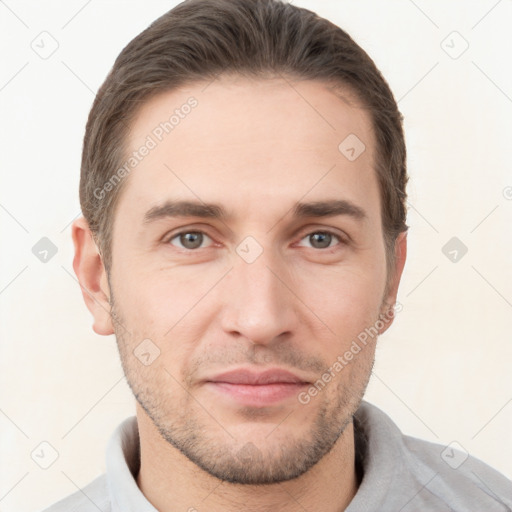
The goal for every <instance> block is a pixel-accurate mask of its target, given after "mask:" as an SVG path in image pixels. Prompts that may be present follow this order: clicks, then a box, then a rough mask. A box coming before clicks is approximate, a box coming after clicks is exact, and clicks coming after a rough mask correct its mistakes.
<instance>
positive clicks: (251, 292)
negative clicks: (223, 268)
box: [223, 244, 296, 344]
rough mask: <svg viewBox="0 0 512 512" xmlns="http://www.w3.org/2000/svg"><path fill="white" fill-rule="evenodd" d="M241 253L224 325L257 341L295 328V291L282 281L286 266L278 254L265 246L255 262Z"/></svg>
mask: <svg viewBox="0 0 512 512" xmlns="http://www.w3.org/2000/svg"><path fill="white" fill-rule="evenodd" d="M244 248H247V247H244V245H243V244H241V249H244ZM239 251H240V247H239ZM241 254H242V255H241V256H240V253H239V254H238V255H236V257H235V261H234V265H233V269H232V271H231V272H230V283H229V289H228V297H227V298H226V301H225V302H224V304H225V310H224V316H223V327H224V329H225V330H226V331H228V332H231V333H237V334H240V335H242V336H244V337H247V338H249V339H250V340H251V341H253V342H254V343H259V344H266V343H270V342H272V340H273V339H275V338H276V337H278V336H279V335H281V334H284V333H290V332H291V331H293V330H294V329H295V322H296V316H295V305H294V303H293V294H292V293H291V292H290V290H289V289H288V288H287V286H286V285H285V284H284V283H283V282H282V280H285V276H284V275H283V276H281V275H280V274H283V272H284V270H283V268H284V267H283V265H281V264H280V260H279V258H280V256H279V255H278V254H276V253H275V252H273V251H272V250H270V249H265V250H264V251H262V252H261V253H260V254H259V255H258V256H257V257H256V258H255V259H254V260H252V261H251V259H250V258H245V256H244V253H243V252H242V253H241ZM253 256H254V254H253Z"/></svg>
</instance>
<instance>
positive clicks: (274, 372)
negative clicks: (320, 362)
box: [205, 368, 309, 386]
mask: <svg viewBox="0 0 512 512" xmlns="http://www.w3.org/2000/svg"><path fill="white" fill-rule="evenodd" d="M205 380H206V381H207V382H225V383H228V384H250V385H253V386H258V385H265V384H275V383H287V384H309V382H308V381H306V380H305V379H303V378H301V377H299V376H298V375H295V374H294V373H292V372H290V371H288V370H284V369H282V368H271V369H268V370H265V371H263V372H255V371H251V370H249V369H245V368H240V369H237V370H231V371H229V372H224V373H221V374H219V375H216V376H214V377H211V378H208V379H205Z"/></svg>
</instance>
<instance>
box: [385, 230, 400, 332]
mask: <svg viewBox="0 0 512 512" xmlns="http://www.w3.org/2000/svg"><path fill="white" fill-rule="evenodd" d="M406 258H407V231H404V232H402V233H400V235H398V237H397V239H396V241H395V266H394V268H393V273H392V275H391V276H389V279H390V281H389V283H388V291H387V295H386V296H385V297H384V300H383V301H382V308H381V314H383V315H386V318H388V319H390V320H388V321H387V322H384V324H385V325H384V327H383V328H382V329H381V330H380V331H379V334H383V333H384V332H386V331H387V330H388V328H389V326H390V325H391V324H392V323H393V320H394V314H396V313H394V314H393V316H392V317H391V318H390V316H389V310H390V308H393V307H394V304H395V303H396V297H397V295H398V286H399V284H400V279H401V277H402V272H403V270H404V266H405V260H406Z"/></svg>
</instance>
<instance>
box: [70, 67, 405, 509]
mask: <svg viewBox="0 0 512 512" xmlns="http://www.w3.org/2000/svg"><path fill="white" fill-rule="evenodd" d="M206 85H207V84H204V83H195V84H191V85H188V86H187V87H186V88H183V89H180V90H174V91H171V92H165V93H162V94H159V95H158V96H155V97H154V98H152V99H150V100H149V101H148V102H146V103H145V104H144V105H143V106H142V107H141V109H140V111H139V113H138V115H137V117H136V119H135V121H134V122H133V124H132V130H131V133H130V137H129V146H130V148H132V149H135V148H137V147H140V145H141V144H143V142H144V140H145V138H146V137H147V135H148V134H150V133H151V132H152V130H153V129H154V128H155V126H158V125H159V123H160V122H162V121H163V120H165V119H167V118H168V117H169V114H168V113H169V112H172V111H173V110H174V109H175V108H179V107H180V105H183V104H184V103H185V102H186V100H187V98H189V97H190V96H194V97H195V98H196V99H197V100H198V106H197V107H196V108H195V109H193V110H192V111H191V113H190V114H189V115H188V116H186V117H185V118H184V119H182V120H181V121H180V124H179V125H178V126H177V127H176V128H175V129H174V130H173V131H172V132H171V133H169V134H168V135H167V136H166V137H164V139H163V140H162V141H161V142H160V143H159V144H158V145H157V147H156V148H154V149H152V151H151V152H150V153H149V154H148V155H147V156H146V157H145V158H144V159H143V160H142V161H141V162H140V163H139V164H138V165H137V167H136V168H135V169H134V170H133V171H132V172H131V174H130V175H129V177H128V178H127V179H128V181H127V183H126V187H125V188H124V189H123V191H122V195H121V197H120V200H119V204H118V206H117V209H116V213H115V222H114V226H113V239H112V261H113V264H112V270H111V274H110V276H107V274H106V272H105V268H104V266H103V263H102V259H101V257H100V255H99V253H98V249H97V247H96V245H95V244H94V242H93V239H92V236H91V233H90V231H89V228H88V225H87V222H86V221H85V220H84V219H83V218H81V219H78V220H77V221H75V223H74V224H73V239H74V243H75V259H74V269H75V272H76V274H77V276H78V279H79V281H80V283H81V286H82V288H83V296H84V299H85V302H86V304H87V307H88V308H89V310H90V311H91V313H92V315H93V317H94V324H93V329H94V331H95V332H96V333H98V334H101V335H110V334H112V333H115V335H116V339H117V343H118V346H119V352H120V355H121V361H122V364H123V368H124V370H125V373H126V377H127V380H128V383H129V384H130V386H131V388H132V390H133V392H134V394H135V396H136V398H137V420H138V424H139V432H140V442H141V468H140V471H139V474H138V475H137V483H138V485H139V487H140V489H141V490H142V492H143V493H144V494H145V496H146V497H147V499H148V500H149V501H150V502H151V503H152V504H153V505H154V506H155V507H156V508H157V509H158V510H159V511H162V512H168V511H169V512H170V511H175V510H199V511H201V510H208V511H210V512H216V511H235V510H236V511H239V510H245V511H254V512H256V511H263V510H273V511H283V512H284V511H292V510H293V511H296V510H297V509H298V508H301V509H302V507H303V508H304V509H305V510H324V511H326V512H331V511H332V512H334V511H341V510H344V509H345V508H346V506H347V505H348V503H349V502H350V501H351V499H352V498H353V496H354V495H355V493H356V492H357V486H358V479H357V475H356V471H355V464H354V461H355V459H354V436H353V424H352V416H353V414H354V412H355V411H356V410H357V408H358V406H359V404H360V401H361V398H362V396H363V394H364V391H365V389H366V385H367V383H368V379H369V377H370V374H371V368H372V364H373V360H374V354H375V342H376V339H377V337H375V338H374V339H372V340H371V341H370V342H369V343H368V344H367V345H366V346H365V347H364V349H363V350H361V351H360V352H359V353H358V354H357V355H355V356H354V358H353V359H352V361H350V363H349V364H347V365H346V366H344V367H343V369H342V370H341V371H339V372H337V373H335V375H336V376H335V377H334V378H333V379H332V380H331V382H329V383H328V384H327V385H326V386H325V387H324V388H323V389H322V390H321V391H320V392H318V394H317V395H316V396H314V397H312V398H311V400H310V401H309V403H307V404H303V403H300V401H299V400H298V399H297V396H292V397H288V398H286V399H283V400H281V401H279V402H276V403H274V404H272V405H267V406H261V407H259V406H244V405H241V404H240V403H239V402H237V401H236V400H234V399H232V398H230V397H228V396H226V395H225V394H222V393H219V392H218V391H217V390H216V389H212V388H211V387H209V386H208V385H205V383H204V381H203V379H205V378H207V377H209V376H212V375H215V374H218V373H221V372H224V371H227V370H230V369H233V368H239V367H244V368H248V367H249V368H252V369H256V370H258V371H259V370H262V369H265V368H276V367H279V368H285V369H288V370H290V371H292V372H293V373H295V374H297V375H299V376H300V377H301V378H303V379H305V380H307V381H308V382H315V381H316V380H317V379H318V378H319V377H320V376H321V375H322V373H323V371H325V370H327V369H328V368H329V367H332V365H333V364H334V362H335V361H336V360H337V358H338V356H340V355H343V354H344V353H345V352H346V351H347V350H348V349H349V347H350V345H351V343H352V341H353V340H354V339H356V338H357V336H358V334H359V333H361V332H362V331H364V329H365V328H367V327H370V326H373V325H374V324H375V322H376V321H377V320H378V318H379V315H380V314H384V313H385V312H386V311H388V309H389V307H390V305H392V304H394V303H395V301H396V294H397V290H398V285H399V281H400V277H401V274H402V270H403V267H404V264H405V258H406V234H405V233H403V234H401V235H400V237H399V238H398V239H397V242H396V245H395V254H396V264H395V267H394V270H395V271H394V273H393V274H391V275H389V276H387V275H386V264H385V246H384V239H383V232H382V227H381V213H380V211H381V204H380V198H379V188H378V182H377V177H376V174H375V170H374V160H375V139H374V134H373V129H372V125H371V121H370V118H369V116H368V114H367V113H366V112H365V111H364V110H363V109H361V108H360V107H358V106H357V102H356V101H355V100H354V98H352V99H351V101H350V103H348V102H346V101H344V100H342V99H340V98H339V97H338V96H337V95H335V94H333V92H331V91H330V90H329V89H328V88H327V87H326V86H325V84H322V83H320V82H316V81H303V82H295V83H294V82H290V81H289V80H283V79H281V78H279V79H265V80H250V79H247V78H237V77H221V78H218V79H217V80H215V81H214V82H213V83H211V84H210V85H208V87H206ZM345 97H346V98H349V99H350V94H349V93H348V92H347V94H345ZM351 133H353V134H356V135H357V137H358V138H359V139H360V140H361V141H363V143H364V144H365V146H366V150H365V151H364V152H363V153H362V154H361V155H360V156H359V157H358V158H357V159H356V160H354V161H349V160H348V159H347V158H346V157H345V156H344V155H343V154H342V153H341V152H340V151H339V149H338V145H339V144H340V142H341V141H343V140H344V139H345V138H346V137H347V136H348V135H349V134H351ZM168 199H173V200H190V201H199V202H204V203H216V204H218V205H220V206H222V207H224V208H225V209H226V211H227V212H228V214H229V215H228V217H226V218H225V219H222V220H220V219H217V218H201V217H190V216H186V217H166V218H160V219H158V220H155V221H154V222H151V223H144V222H143V218H144V214H145V213H146V212H147V211H149V210H150V209H151V208H152V207H154V206H155V205H158V204H161V203H162V202H163V201H165V200H168ZM340 199H344V200H347V201H350V202H352V203H354V204H355V205H357V206H359V207H360V208H361V209H363V210H364V212H365V218H364V219H356V218H354V217H352V216H350V215H346V214H345V215H336V216H322V217H318V218H316V217H305V218H295V217H294V216H293V207H294V205H295V204H296V203H297V202H299V201H301V202H316V201H326V200H340ZM325 230H328V231H329V232H331V233H333V236H332V237H329V235H327V237H325V236H324V237H323V238H322V233H325ZM197 231H202V232H203V233H205V235H207V236H205V237H204V238H202V239H201V235H199V236H197V237H196V238H195V240H196V242H198V244H199V247H198V248H193V247H192V246H193V244H191V243H190V242H187V239H186V238H184V237H181V238H180V236H176V234H177V233H183V232H185V233H187V232H188V233H190V232H192V233H194V232H197ZM319 232H320V235H319V234H318V233H319ZM315 233H316V235H315ZM336 235H338V236H339V237H340V238H337V236H336ZM247 236H251V237H253V239H254V240H256V241H257V244H259V247H260V248H261V250H262V253H261V254H260V255H259V257H257V258H256V259H255V261H253V262H252V263H247V262H246V261H245V260H244V259H243V258H242V257H241V256H240V255H239V253H237V250H236V249H237V246H239V244H240V243H241V242H242V241H244V239H245V238H246V237H247ZM192 238H194V237H193V235H192ZM319 238H320V241H321V240H323V242H321V243H319V241H318V239H319ZM251 243H252V242H251ZM322 244H323V245H322ZM191 247H192V248H191ZM241 247H244V248H246V249H247V248H248V247H249V246H244V245H243V244H242V246H241ZM254 247H255V246H254V245H252V246H250V247H249V251H252V252H251V254H255V253H254V250H255V249H254ZM387 279H389V293H388V295H385V294H384V292H385V289H386V282H387ZM389 325H391V321H389V322H387V323H386V324H385V325H384V327H383V328H382V329H380V333H382V332H384V331H385V330H386V329H387V328H388V327H389ZM145 339H150V340H151V343H153V344H154V346H156V347H158V349H159V350H160V354H159V356H158V357H157V358H156V359H155V360H154V361H153V362H152V363H151V364H149V365H147V366H146V365H144V364H142V363H141V361H140V360H139V359H137V357H135V355H134V353H133V352H134V350H136V348H137V346H138V345H139V344H140V343H141V342H142V340H145ZM146 343H147V342H146ZM171 496H172V499H169V497H171ZM298 503H299V504H300V505H298Z"/></svg>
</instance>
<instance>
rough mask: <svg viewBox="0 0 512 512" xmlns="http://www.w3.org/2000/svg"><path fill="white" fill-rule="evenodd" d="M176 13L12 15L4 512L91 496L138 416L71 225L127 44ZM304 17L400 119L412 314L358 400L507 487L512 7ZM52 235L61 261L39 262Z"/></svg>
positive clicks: (148, 9)
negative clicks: (113, 444)
mask: <svg viewBox="0 0 512 512" xmlns="http://www.w3.org/2000/svg"><path fill="white" fill-rule="evenodd" d="M176 4H177V2H174V1H156V0H155V1H152V2H126V1H123V2H121V1H109V0H106V1H105V0H103V1H99V0H90V1H85V0H71V1H70V0H67V1H64V0H59V1H41V2H28V1H20V0H19V1H16V0H5V1H0V34H1V35H0V38H1V52H2V53H1V62H2V66H1V68H0V108H1V118H0V120H1V124H0V126H1V132H0V144H1V151H0V162H1V173H2V187H1V189H0V225H1V233H2V247H3V250H2V251H1V252H0V257H1V260H0V261H1V265H0V272H1V274H0V305H1V311H2V316H1V321H0V329H1V337H2V338H1V345H0V393H1V394H0V432H1V436H0V461H1V462H0V464H1V466H0V510H2V511H3V512H14V511H16V512H25V511H27V512H29V511H30V512H32V511H36V510H39V509H41V508H43V507H45V506H48V505H49V504H50V503H53V502H54V501H57V500H58V499H60V498H62V497H64V496H65V495H67V494H69V493H72V492H74V491H76V490H77V489H78V488H80V487H83V486H84V485H86V484H87V483H89V482H90V481H91V480H92V479H93V478H94V477H96V476H97V475H99V474H100V473H102V472H103V471H104V469H105V461H104V451H105V444H106V442H107V440H108V438H109V436H110V435H111V432H112V431H113V429H114V428H115V427H116V426H117V425H118V424H119V423H120V422H121V421H122V420H123V419H124V418H125V417H127V416H129V415H132V414H134V410H135V409H134V403H133V398H132V396H131V394H130V392H129V389H128V387H127V385H126V383H125V381H124V378H123V373H122V369H121V365H120V362H119V358H118V355H117V348H116V346H115V339H114V337H113V336H110V337H101V336H98V335H96V334H95V333H94V332H93V331H92V328H91V325H92V317H91V316H90V314H89V312H88V310H87V309H86V307H85V305H84V303H83V301H82V297H81V292H80V288H79V285H78V283H77V281H76V278H75V275H74V272H73V269H72V258H73V247H72V242H71V236H70V234H71V231H70V224H71V222H72V221H73V219H75V218H76V217H77V216H78V215H79V214H80V205H79V202H78V182H79V166H80V154H81V145H82V137H83V133H84V128H85V122H86V117H87V114H88V112H89V109H90V107H91V104H92V101H93V99H94V95H95V92H96V91H97V89H98V87H99V86H100V84H101V83H102V82H103V80H104V78H105V76H106V74H107V72H108V71H109V69H110V67H111V66H112V64H113V62H114V59H115V58H116V56H117V55H118V54H119V52H120V51H121V49H122V48H123V47H124V46H125V45H126V44H127V43H128V42H129V41H130V40H131V39H132V38H133V37H135V36H136V35H137V34H138V33H139V32H140V31H142V30H143V29H144V28H146V27H147V25H148V24H149V23H150V22H152V21H153V20H154V19H156V18H157V17H158V16H160V15H161V14H163V13H164V12H166V11H167V10H169V9H170V8H172V7H173V6H174V5H176ZM294 4H296V5H299V6H301V7H306V8H308V9H311V10H314V11H316V12H317V13H318V14H320V15H321V16H323V17H326V18H328V19H330V20H331V21H333V22H334V23H336V24H338V25H339V26H341V27H342V28H343V29H345V30H347V31H348V32H349V34H351V35H352V37H353V38H354V39H355V40H356V41H357V42H358V43H359V44H360V45H361V46H362V47H363V48H364V49H365V50H366V51H367V52H368V53H369V54H370V56H371V57H372V58H373V59H374V60H375V62H376V64H377V66H378V67H379V68H380V70H381V71H382V72H383V74H384V76H385V77H386V78H387V80H388V81H389V83H390V86H391V88H392V90H393V91H394V94H395V97H396V99H397V100H398V101H399V107H400V110H401V111H402V113H403V114H404V116H405V130H406V137H407V144H408V153H409V158H408V166H409V174H410V176H411V179H410V185H409V189H408V192H409V203H408V206H409V212H408V224H409V225H410V231H409V235H408V240H409V253H408V261H407V263H406V267H405V271H404V276H403V278H402V284H401V288H400V292H399V297H398V300H399V301H400V302H401V303H402V304H403V311H402V312H401V313H400V314H399V315H398V316H397V318H396V320H395V324H394V325H393V326H392V327H391V329H390V330H389V331H388V332H387V333H386V334H385V335H383V336H382V337H381V339H380V340H379V344H378V349H377V361H376V366H375V373H374V376H373V378H372V380H371V384H370V387H369V389H368V392H367V395H366V399H367V400H369V401H371V402H373V403H374V404H376V405H378V406H379V407H381V408H382V409H383V410H384V411H385V412H387V413H388V414H389V415H390V416H391V418H392V419H393V420H394V421H395V422H396V423H397V424H398V425H399V427H400V428H401V429H402V431H404V432H405V433H408V434H410V435H413V436H416V437H420V438H423V439H428V440H431V441H435V442H437V443H439V444H441V445H443V446H444V445H448V444H449V443H452V442H453V441H456V442H457V443H459V444H460V445H461V446H462V447H463V448H464V449H466V450H467V451H468V452H470V453H471V454H473V455H474V456H476V457H478V458H480V459H482V460H484V461H486V462H487V463H488V464H490V465H492V466H494V467H495V468H497V469H498V470H500V471H501V472H503V473H504V474H505V475H506V476H508V477H509V478H510V477H512V442H511V440H512V439H511V438H512V436H511V432H512V384H511V377H510V375H511V373H510V363H511V359H512V347H511V334H510V319H511V317H512V315H511V313H512V265H511V264H510V263H511V257H510V254H511V249H512V231H511V224H512V171H511V168H512V167H511V166H512V153H511V150H510V147H511V142H510V141H511V133H512V72H511V67H510V51H511V49H512V32H510V30H509V27H510V26H511V24H512V2H511V1H510V0H501V1H496V0H481V1H472V2H469V1H462V0H461V1H448V2H447V1H444V0H443V1H441V0H436V1H428V2H427V1H426V0H416V1H415V2H413V1H412V0H409V1H408V0H390V1H386V2H383V1H381V0H372V1H365V0H359V1H357V2H356V1H340V0H336V1H334V0H332V1H328V0H319V1H316V2H313V1H306V0H294ZM41 32H46V33H45V34H43V35H40V34H41ZM41 38H45V39H44V41H45V48H47V49H48V48H51V45H52V44H53V45H55V46H56V45H57V44H58V48H57V49H56V51H55V52H54V53H53V54H52V55H51V56H49V57H48V58H46V59H43V58H41V56H40V55H38V53H36V51H34V49H33V48H34V47H36V45H37V44H38V41H41ZM53 40H54V41H53ZM466 46H467V49H466ZM43 237H48V238H49V239H50V240H51V241H52V242H53V244H55V246H56V247H57V249H58V252H57V254H56V255H55V256H53V257H52V258H51V259H50V260H49V261H48V262H46V263H43V262H41V261H40V260H39V259H38V258H36V256H35V255H34V254H33V252H32V248H33V247H34V245H35V244H36V243H37V242H38V241H39V240H40V239H41V238H43ZM452 237H457V238H458V239H459V240H460V242H461V243H463V244H464V245H465V246H466V247H467V253H466V254H465V255H463V256H462V257H459V258H458V261H456V262H453V261H451V260H450V259H449V257H447V256H446V255H445V254H444V252H443V247H444V246H445V244H446V243H447V242H448V241H449V240H450V239H452ZM457 243H459V242H457ZM445 252H448V251H447V250H445ZM460 254H461V253H460V252H459V255H460ZM42 442H46V443H49V444H50V445H51V446H52V447H53V449H55V450H56V452H57V453H58V458H57V459H56V460H55V462H54V463H53V464H52V465H51V466H50V467H49V468H48V469H43V468H41V467H40V465H38V463H37V462H36V461H37V457H36V455H37V454H41V453H44V457H43V456H41V457H40V459H41V460H40V461H39V462H40V463H43V464H44V463H45V460H46V463H48V462H50V461H51V457H52V453H53V452H52V450H51V448H49V447H48V445H47V444H44V445H41V444H40V443H42ZM31 454H32V455H31ZM440 456H441V455H440ZM454 471H456V470H454Z"/></svg>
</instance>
